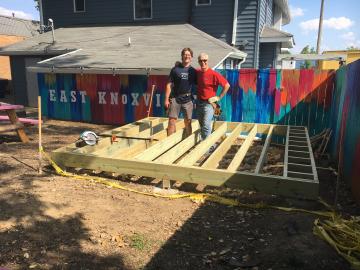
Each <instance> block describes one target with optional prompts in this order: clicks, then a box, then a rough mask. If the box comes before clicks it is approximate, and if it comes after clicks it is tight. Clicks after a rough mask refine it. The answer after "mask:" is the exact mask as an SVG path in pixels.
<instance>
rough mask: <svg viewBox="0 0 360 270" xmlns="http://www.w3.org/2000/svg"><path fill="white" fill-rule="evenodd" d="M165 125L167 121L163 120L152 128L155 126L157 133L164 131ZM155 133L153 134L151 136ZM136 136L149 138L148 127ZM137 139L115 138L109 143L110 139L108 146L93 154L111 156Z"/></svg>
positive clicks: (130, 145) (131, 144) (134, 142)
mask: <svg viewBox="0 0 360 270" xmlns="http://www.w3.org/2000/svg"><path fill="white" fill-rule="evenodd" d="M167 126H168V122H163V123H161V124H158V125H157V126H156V127H154V129H155V128H156V132H157V133H158V132H164V131H166V129H167ZM155 134H156V133H155ZM155 134H153V136H154V135H155ZM137 136H138V137H139V138H143V137H148V138H149V137H150V129H146V130H144V131H142V132H140V133H138V134H137ZM153 136H152V137H153ZM139 141H140V140H137V139H135V138H132V139H126V138H117V140H116V141H115V142H113V143H111V141H110V144H109V146H107V147H105V148H102V149H99V150H97V151H94V152H93V154H94V155H99V156H113V155H116V153H117V152H118V151H121V150H124V148H126V149H128V148H129V147H132V146H133V145H134V144H136V143H138V142H139ZM143 143H144V145H147V144H149V142H143Z"/></svg>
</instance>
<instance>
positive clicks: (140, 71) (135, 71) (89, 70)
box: [26, 66, 171, 76]
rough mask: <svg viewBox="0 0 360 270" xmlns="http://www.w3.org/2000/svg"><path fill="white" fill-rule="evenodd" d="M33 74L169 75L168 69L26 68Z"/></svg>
mask: <svg viewBox="0 0 360 270" xmlns="http://www.w3.org/2000/svg"><path fill="white" fill-rule="evenodd" d="M26 70H27V71H29V72H33V73H59V74H81V75H82V74H85V73H86V74H110V75H113V76H115V75H121V74H128V75H147V76H149V75H169V73H170V70H171V69H170V68H163V69H161V68H124V69H121V68H106V69H105V68H86V67H60V68H57V67H54V66H52V67H34V66H32V67H31V66H30V67H27V68H26Z"/></svg>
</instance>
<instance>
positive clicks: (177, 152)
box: [155, 130, 200, 164]
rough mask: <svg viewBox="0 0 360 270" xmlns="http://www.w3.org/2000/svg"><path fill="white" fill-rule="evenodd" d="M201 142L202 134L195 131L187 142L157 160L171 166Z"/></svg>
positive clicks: (181, 143) (184, 141)
mask: <svg viewBox="0 0 360 270" xmlns="http://www.w3.org/2000/svg"><path fill="white" fill-rule="evenodd" d="M199 141H200V132H199V130H197V131H195V132H194V133H193V134H191V135H190V136H189V137H187V138H186V139H185V140H183V141H182V142H180V143H179V144H177V145H176V146H174V147H173V148H171V149H170V150H169V151H167V152H166V153H165V154H163V155H161V156H160V157H158V158H157V159H155V161H156V162H159V163H163V164H171V163H173V162H174V161H176V160H177V159H178V158H180V157H181V156H182V155H183V154H185V153H186V152H187V151H189V150H190V149H191V148H192V147H193V146H194V145H196V144H197V143H199Z"/></svg>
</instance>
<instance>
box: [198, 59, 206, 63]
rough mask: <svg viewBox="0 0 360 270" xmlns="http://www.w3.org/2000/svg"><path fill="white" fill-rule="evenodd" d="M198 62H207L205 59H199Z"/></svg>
mask: <svg viewBox="0 0 360 270" xmlns="http://www.w3.org/2000/svg"><path fill="white" fill-rule="evenodd" d="M199 62H203V63H206V62H207V59H200V60H199Z"/></svg>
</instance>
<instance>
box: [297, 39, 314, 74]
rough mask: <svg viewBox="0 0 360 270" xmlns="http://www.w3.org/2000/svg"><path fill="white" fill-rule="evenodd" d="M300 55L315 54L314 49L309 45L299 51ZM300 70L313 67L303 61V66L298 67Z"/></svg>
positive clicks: (308, 61) (308, 62)
mask: <svg viewBox="0 0 360 270" xmlns="http://www.w3.org/2000/svg"><path fill="white" fill-rule="evenodd" d="M301 54H316V51H315V49H314V47H311V48H310V46H309V45H306V46H305V47H304V48H303V49H302V50H301ZM300 68H302V69H311V68H313V65H312V63H311V61H310V60H305V61H304V64H302V65H301V66H300Z"/></svg>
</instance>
